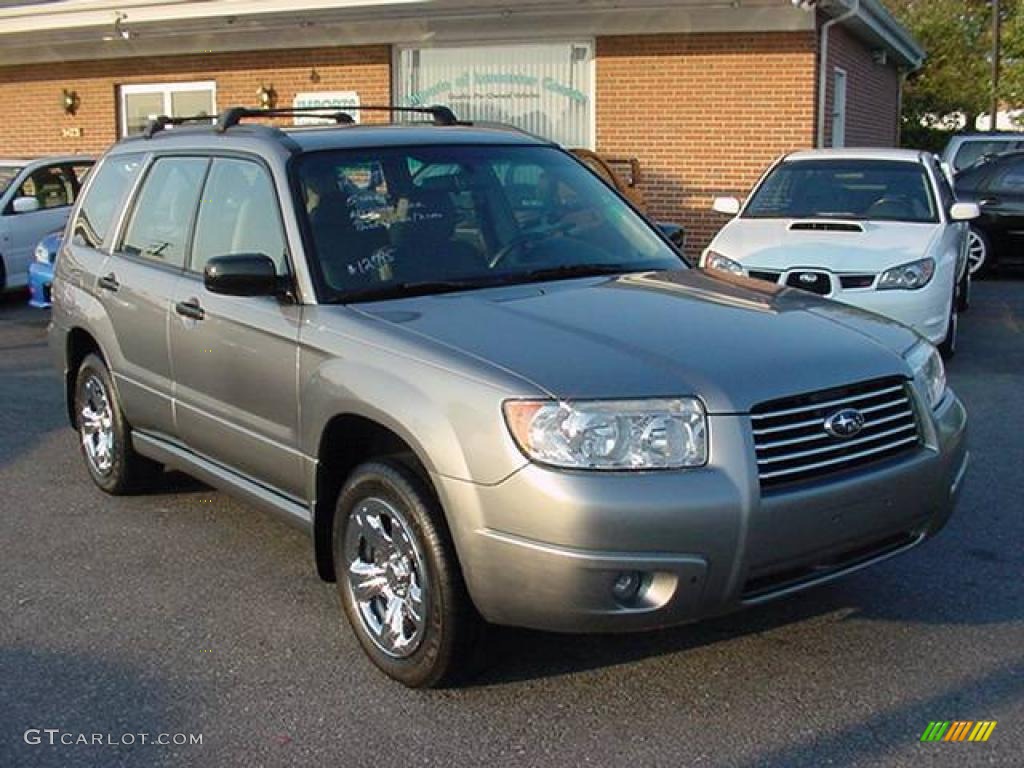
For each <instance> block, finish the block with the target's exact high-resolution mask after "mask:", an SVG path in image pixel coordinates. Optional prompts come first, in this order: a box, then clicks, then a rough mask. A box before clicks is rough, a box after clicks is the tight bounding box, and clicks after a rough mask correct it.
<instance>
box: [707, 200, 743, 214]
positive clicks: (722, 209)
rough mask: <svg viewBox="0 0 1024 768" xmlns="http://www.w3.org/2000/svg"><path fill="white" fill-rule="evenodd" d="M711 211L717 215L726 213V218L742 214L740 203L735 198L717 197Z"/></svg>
mask: <svg viewBox="0 0 1024 768" xmlns="http://www.w3.org/2000/svg"><path fill="white" fill-rule="evenodd" d="M711 210H713V211H714V212H715V213H724V214H725V215H726V216H735V215H736V214H737V213H739V212H740V201H739V200H737V199H736V198H735V197H716V198H715V202H714V203H712V204H711Z"/></svg>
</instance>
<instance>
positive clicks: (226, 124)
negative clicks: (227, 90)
mask: <svg viewBox="0 0 1024 768" xmlns="http://www.w3.org/2000/svg"><path fill="white" fill-rule="evenodd" d="M332 110H335V111H332ZM355 111H362V112H390V113H391V114H395V113H406V114H419V115H430V117H431V118H432V120H433V123H434V125H465V123H462V122H460V121H459V119H458V118H457V117H456V116H455V113H454V112H452V111H451V109H449V108H448V107H442V106H434V107H396V106H391V105H378V104H369V105H365V106H364V105H360V106H358V107H348V108H341V109H338V108H336V107H280V108H277V109H251V108H249V107H230V108H229V109H226V110H224V111H223V112H221V113H220V115H219V116H218V117H217V124H216V130H217V132H218V133H223V132H224V131H226V130H227V129H228V128H232V127H234V126H236V125H238V123H239V122H241V120H242V119H243V118H246V117H287V116H289V115H303V114H310V115H314V116H317V117H323V118H325V119H333V120H334V121H335V122H336V123H338V124H340V125H352V124H353V123H355V119H354V118H353V117H352V115H351V112H355Z"/></svg>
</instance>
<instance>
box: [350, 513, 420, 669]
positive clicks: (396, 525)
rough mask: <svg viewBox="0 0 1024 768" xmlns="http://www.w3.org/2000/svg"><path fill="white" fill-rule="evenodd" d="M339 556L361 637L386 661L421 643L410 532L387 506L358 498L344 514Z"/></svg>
mask: <svg viewBox="0 0 1024 768" xmlns="http://www.w3.org/2000/svg"><path fill="white" fill-rule="evenodd" d="M344 551H345V570H346V573H347V574H348V584H347V587H348V591H349V595H350V597H351V598H352V603H353V605H354V606H355V608H356V610H357V612H358V613H359V618H360V620H361V621H362V624H363V628H364V629H365V630H366V633H367V635H369V637H370V639H371V640H373V642H374V644H375V645H376V646H377V647H378V648H380V649H381V650H382V651H383V652H384V653H386V654H388V655H389V656H394V657H395V658H405V657H407V656H410V655H411V654H413V653H414V652H415V651H416V649H417V648H418V647H419V645H420V642H421V641H422V640H423V633H424V631H425V629H426V622H427V615H428V613H427V612H428V608H429V607H428V605H427V600H428V597H429V595H428V594H427V590H426V569H425V567H424V564H423V563H424V561H423V555H422V554H421V552H420V549H419V546H418V545H417V544H416V541H415V539H414V537H413V534H412V527H411V526H410V525H409V523H408V522H407V521H406V519H405V517H404V516H403V515H402V513H401V512H399V511H398V510H397V509H396V508H395V507H394V506H393V505H392V504H390V503H389V502H387V501H385V500H383V499H381V498H378V497H370V498H366V499H363V500H361V501H360V502H359V503H357V504H356V505H355V507H354V508H353V510H352V511H351V512H350V513H349V521H348V527H347V529H346V531H345V550H344Z"/></svg>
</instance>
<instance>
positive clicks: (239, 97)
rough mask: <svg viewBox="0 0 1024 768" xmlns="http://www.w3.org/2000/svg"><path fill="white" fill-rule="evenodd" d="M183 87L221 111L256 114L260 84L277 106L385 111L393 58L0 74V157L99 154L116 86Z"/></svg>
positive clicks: (345, 55) (78, 66) (202, 58)
mask: <svg viewBox="0 0 1024 768" xmlns="http://www.w3.org/2000/svg"><path fill="white" fill-rule="evenodd" d="M314 68H315V71H316V76H318V77H319V80H318V82H314V81H313V80H314V79H315V77H311V74H312V71H313V70H314ZM188 80H215V81H216V83H217V107H218V108H219V109H223V108H224V107H226V106H230V105H235V104H244V105H249V106H255V105H256V91H257V89H258V88H259V87H260V85H261V83H263V84H267V85H268V86H269V85H273V87H274V90H275V91H276V92H277V99H278V101H277V103H278V105H279V106H289V105H291V103H292V99H293V98H294V95H295V93H296V92H297V91H330V90H355V91H358V92H359V95H360V98H361V99H362V101H363V102H364V103H367V104H368V103H371V102H373V103H378V104H386V103H388V101H389V99H390V95H391V52H390V47H389V46H386V45H381V46H362V47H353V48H322V49H308V50H301V51H275V52H274V53H272V54H271V53H264V52H262V51H253V52H245V53H218V54H212V55H190V56H175V57H173V58H167V57H161V58H151V59H150V58H132V59H110V60H105V61H85V62H66V63H60V64H45V65H32V66H15V67H2V68H0V104H3V105H4V107H5V110H7V113H6V114H5V116H4V119H3V120H2V121H0V154H5V155H28V156H32V155H42V154H56V153H73V152H99V151H101V150H102V149H103V148H104V147H106V146H107V145H108V144H110V143H111V142H113V141H114V140H115V139H116V138H117V135H118V127H117V120H118V107H117V86H118V85H122V84H128V83H158V82H174V81H188ZM64 88H67V89H68V90H73V91H76V92H77V93H78V96H79V99H80V100H81V106H80V108H79V110H78V112H77V114H75V115H66V114H64V111H63V109H62V108H61V91H62V89H64ZM367 119H368V120H370V119H383V117H382V116H377V115H368V116H367ZM65 127H79V128H81V129H82V136H81V138H76V139H65V138H62V137H61V129H62V128H65Z"/></svg>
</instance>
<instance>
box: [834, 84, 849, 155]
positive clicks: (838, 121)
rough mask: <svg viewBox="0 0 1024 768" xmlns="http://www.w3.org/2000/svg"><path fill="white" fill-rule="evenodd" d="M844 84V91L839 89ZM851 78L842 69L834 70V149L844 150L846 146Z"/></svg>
mask: <svg viewBox="0 0 1024 768" xmlns="http://www.w3.org/2000/svg"><path fill="white" fill-rule="evenodd" d="M840 82H842V84H843V87H842V89H840V88H839V83H840ZM849 86H850V78H849V75H847V73H846V70H845V69H843V68H842V67H834V68H833V69H832V140H831V144H830V145H829V146H831V147H832V148H833V149H842V148H843V147H845V146H846V115H847V113H848V111H849V110H848V109H847V107H848V104H849V100H848V98H847V96H848V94H849V92H850V87H849ZM840 90H842V98H839V92H840Z"/></svg>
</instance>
